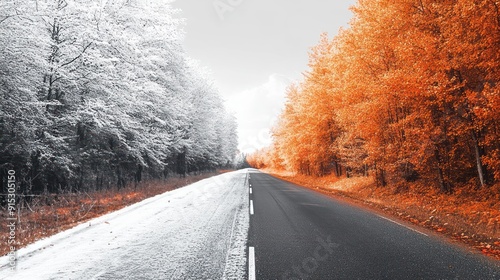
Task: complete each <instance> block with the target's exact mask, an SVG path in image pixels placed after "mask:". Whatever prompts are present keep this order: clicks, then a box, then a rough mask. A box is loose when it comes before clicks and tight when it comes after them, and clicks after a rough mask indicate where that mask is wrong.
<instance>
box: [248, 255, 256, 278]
mask: <svg viewBox="0 0 500 280" xmlns="http://www.w3.org/2000/svg"><path fill="white" fill-rule="evenodd" d="M248 280H255V249H254V247H248Z"/></svg>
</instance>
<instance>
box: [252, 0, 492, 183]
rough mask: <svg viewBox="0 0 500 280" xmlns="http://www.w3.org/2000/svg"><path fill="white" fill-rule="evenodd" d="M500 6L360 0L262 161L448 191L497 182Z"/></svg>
mask: <svg viewBox="0 0 500 280" xmlns="http://www.w3.org/2000/svg"><path fill="white" fill-rule="evenodd" d="M499 5H500V4H499V3H498V2H497V1H493V0H475V1H472V0H444V1H438V2H436V1H431V0H401V1H392V0H376V1H373V0H359V1H358V3H357V5H355V6H354V7H353V8H352V10H353V12H354V18H353V20H352V21H351V24H350V28H349V29H346V30H341V32H340V33H339V35H338V36H337V37H336V38H334V39H333V40H329V39H328V37H327V36H326V35H322V37H321V40H320V43H319V44H318V46H316V47H314V48H313V49H312V51H311V53H310V63H309V67H310V69H309V71H307V72H306V73H305V75H304V80H303V81H302V82H301V83H299V84H298V85H292V86H291V87H290V88H289V90H288V100H287V103H286V107H285V110H284V111H283V113H282V115H281V116H280V119H279V121H278V123H277V124H276V127H275V128H274V144H273V146H272V147H270V148H268V149H267V150H266V152H265V153H262V152H261V153H260V155H259V157H260V162H267V165H268V166H271V165H275V166H276V165H279V166H280V168H284V169H287V170H290V171H294V172H299V173H303V174H308V175H316V176H321V175H325V174H327V173H331V172H335V173H336V174H337V175H342V173H345V174H347V175H348V176H349V175H351V174H363V175H368V174H370V173H371V174H372V175H373V176H376V178H377V182H378V183H379V184H381V185H385V184H387V183H394V184H401V183H403V184H404V183H406V182H409V181H415V180H423V181H425V182H429V183H435V185H436V186H437V187H438V188H440V189H441V190H442V191H443V192H451V191H453V189H454V187H456V186H461V185H468V184H475V185H477V186H478V187H485V186H488V185H492V184H495V183H498V182H499V180H500V142H499V136H500V113H499V109H500V94H499V93H500V92H499V87H500V85H499V84H498V83H499V81H500V77H499V70H500V57H499V56H500V52H499V51H498V49H499V47H500V9H499ZM271 162H274V163H273V164H270V163H271Z"/></svg>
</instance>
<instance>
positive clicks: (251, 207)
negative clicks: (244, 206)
mask: <svg viewBox="0 0 500 280" xmlns="http://www.w3.org/2000/svg"><path fill="white" fill-rule="evenodd" d="M250 215H253V200H250Z"/></svg>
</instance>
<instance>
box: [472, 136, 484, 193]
mask: <svg viewBox="0 0 500 280" xmlns="http://www.w3.org/2000/svg"><path fill="white" fill-rule="evenodd" d="M471 135H472V144H473V145H474V153H475V157H476V166H477V174H478V177H479V182H480V183H481V187H482V188H483V187H484V186H485V184H486V183H485V181H484V167H483V162H482V159H481V148H480V147H479V140H478V139H477V138H478V137H477V135H476V132H475V131H472V132H471Z"/></svg>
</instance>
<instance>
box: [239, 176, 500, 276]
mask: <svg viewBox="0 0 500 280" xmlns="http://www.w3.org/2000/svg"><path fill="white" fill-rule="evenodd" d="M249 176H250V179H249V183H250V188H251V190H250V191H251V193H250V194H249V195H250V200H251V204H250V205H251V206H250V207H252V204H253V209H251V210H250V214H251V215H250V229H249V241H248V245H249V247H250V248H249V252H250V256H249V278H250V279H252V278H253V276H255V278H256V279H266V280H267V279H500V266H499V265H498V263H497V262H495V261H492V260H489V259H487V258H486V257H483V256H481V255H479V254H477V253H475V252H472V251H469V250H467V249H465V248H463V247H461V246H457V245H454V244H451V243H448V242H446V241H444V240H443V239H442V238H440V237H437V236H435V235H434V234H432V233H429V232H427V231H425V232H424V231H421V230H420V229H418V228H413V227H412V226H410V225H407V224H405V223H403V222H396V221H392V220H388V219H387V218H384V217H382V216H379V215H378V214H376V213H372V212H370V211H368V210H365V209H362V208H358V207H355V206H352V205H350V204H347V203H345V202H342V201H339V200H335V199H332V198H330V197H327V196H325V195H322V194H320V193H317V192H314V191H311V190H307V189H305V188H302V187H299V186H296V185H294V184H291V183H288V182H285V181H282V180H279V179H277V178H274V177H272V176H270V175H268V174H264V173H260V172H258V171H255V170H254V171H252V170H251V171H250V174H249ZM252 210H253V213H252ZM399 223H400V224H399ZM252 252H255V253H254V254H255V256H254V260H255V261H254V263H253V256H251V253H252ZM253 270H254V271H253Z"/></svg>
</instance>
